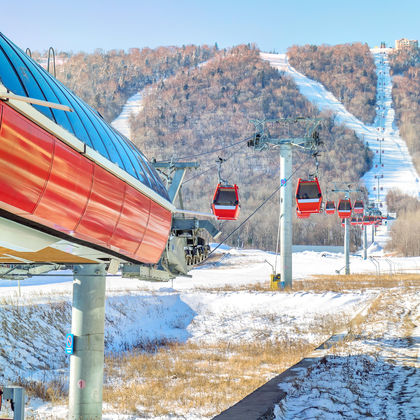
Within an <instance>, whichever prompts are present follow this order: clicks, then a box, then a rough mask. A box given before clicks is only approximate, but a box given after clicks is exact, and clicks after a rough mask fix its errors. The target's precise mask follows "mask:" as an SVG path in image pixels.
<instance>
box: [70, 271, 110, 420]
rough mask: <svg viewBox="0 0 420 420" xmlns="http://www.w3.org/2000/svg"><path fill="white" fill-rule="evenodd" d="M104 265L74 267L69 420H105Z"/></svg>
mask: <svg viewBox="0 0 420 420" xmlns="http://www.w3.org/2000/svg"><path fill="white" fill-rule="evenodd" d="M105 279H106V269H105V264H83V265H76V266H75V267H74V281H73V309H72V328H71V332H72V334H74V354H72V355H71V356H70V385H69V419H71V420H76V419H77V420H100V419H102V384H103V370H104V322H105Z"/></svg>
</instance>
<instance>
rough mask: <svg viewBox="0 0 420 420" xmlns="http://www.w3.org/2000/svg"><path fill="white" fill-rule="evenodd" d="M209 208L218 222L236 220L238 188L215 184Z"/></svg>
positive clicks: (237, 215)
mask: <svg viewBox="0 0 420 420" xmlns="http://www.w3.org/2000/svg"><path fill="white" fill-rule="evenodd" d="M211 208H212V211H213V214H214V215H215V216H216V218H217V219H218V220H237V218H238V217H239V195H238V186H237V185H236V184H235V185H222V184H217V187H216V191H215V192H214V197H213V204H212V206H211Z"/></svg>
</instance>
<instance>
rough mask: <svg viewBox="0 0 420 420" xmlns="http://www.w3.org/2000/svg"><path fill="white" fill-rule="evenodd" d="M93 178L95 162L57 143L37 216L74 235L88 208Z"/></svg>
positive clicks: (37, 209)
mask: <svg viewBox="0 0 420 420" xmlns="http://www.w3.org/2000/svg"><path fill="white" fill-rule="evenodd" d="M92 178H93V163H92V162H90V161H89V160H88V159H86V158H84V157H83V156H82V155H81V154H80V153H77V152H76V151H74V150H73V149H71V148H70V147H69V146H67V145H65V144H63V143H61V142H60V141H59V140H57V141H56V144H55V149H54V160H53V166H52V169H51V174H50V178H49V180H48V183H47V187H46V189H45V192H44V194H43V196H42V198H41V201H40V202H39V204H38V206H37V208H36V210H35V212H34V215H35V216H37V217H39V218H42V219H45V220H46V221H53V222H54V227H55V228H56V229H58V230H60V231H62V232H66V233H72V231H73V230H74V229H75V228H76V226H77V225H78V223H79V222H80V219H81V217H82V214H83V212H84V210H85V208H86V204H87V201H88V198H89V194H90V189H91V186H92Z"/></svg>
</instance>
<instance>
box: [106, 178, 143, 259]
mask: <svg viewBox="0 0 420 420" xmlns="http://www.w3.org/2000/svg"><path fill="white" fill-rule="evenodd" d="M150 203H151V200H150V199H149V198H147V197H145V196H144V195H143V194H141V193H140V192H139V191H137V190H135V189H134V188H133V187H130V186H129V185H127V187H126V192H125V199H124V205H123V209H122V212H121V217H120V220H119V221H118V225H117V228H116V229H115V231H114V234H113V235H112V238H111V240H110V245H112V246H113V247H117V248H118V249H119V250H120V251H121V252H123V253H124V254H126V253H129V254H135V252H136V250H137V249H138V247H139V245H140V243H141V241H142V240H143V236H144V234H145V232H146V226H147V222H148V220H149V213H150Z"/></svg>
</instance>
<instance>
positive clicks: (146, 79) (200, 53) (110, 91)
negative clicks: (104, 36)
mask: <svg viewBox="0 0 420 420" xmlns="http://www.w3.org/2000/svg"><path fill="white" fill-rule="evenodd" d="M216 52H217V50H216V47H209V46H207V45H201V46H196V45H187V46H183V47H159V48H155V49H151V48H142V49H139V48H131V49H130V50H129V51H128V52H125V51H124V50H111V51H108V52H104V51H103V50H96V51H95V52H94V53H93V54H86V53H77V54H71V55H68V56H67V57H65V59H62V60H57V61H58V64H57V78H58V79H59V80H60V81H61V82H62V83H64V84H65V85H66V86H67V87H69V88H70V89H71V90H72V91H73V92H75V93H76V94H77V95H78V96H80V97H81V98H82V99H83V100H84V101H85V102H87V103H88V104H89V105H91V106H92V107H93V108H95V109H96V110H97V111H98V112H99V113H100V114H101V115H102V116H103V117H104V118H105V120H107V121H108V122H111V121H112V120H113V119H115V118H116V117H117V116H118V114H119V113H120V112H121V109H122V107H123V105H124V104H125V102H126V101H127V99H128V98H129V97H130V96H132V95H134V94H135V93H137V92H138V91H139V90H142V89H143V88H144V87H146V86H148V85H152V84H153V83H155V82H157V81H158V80H161V79H164V78H167V77H169V76H171V75H174V74H175V73H176V72H177V71H178V70H179V69H182V68H185V69H188V68H191V67H196V66H198V65H199V64H200V63H203V62H205V61H207V60H209V59H210V58H211V57H213V56H214V55H215V54H216Z"/></svg>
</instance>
